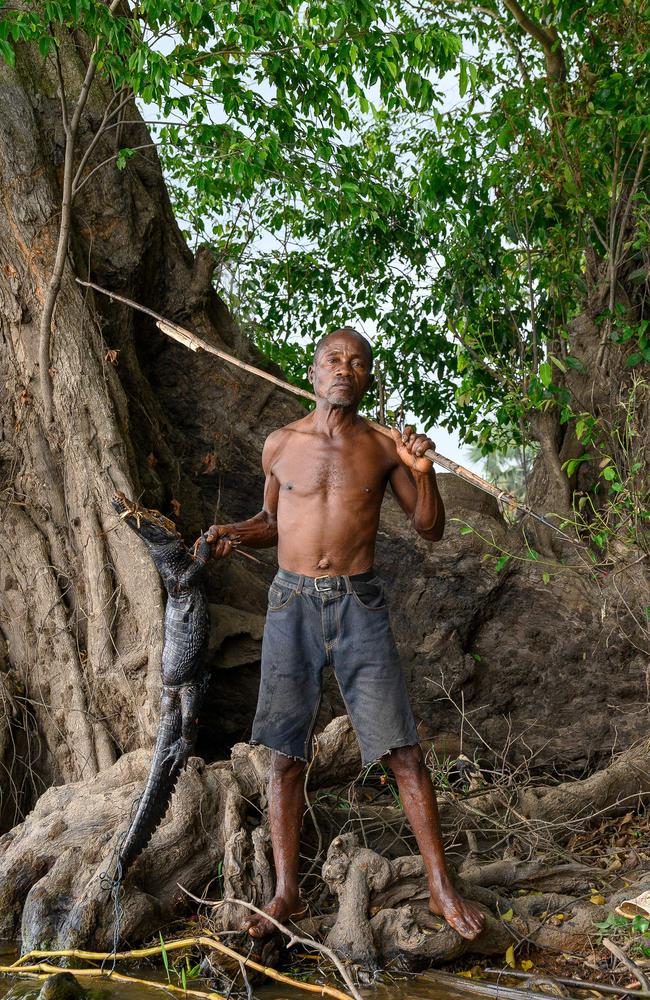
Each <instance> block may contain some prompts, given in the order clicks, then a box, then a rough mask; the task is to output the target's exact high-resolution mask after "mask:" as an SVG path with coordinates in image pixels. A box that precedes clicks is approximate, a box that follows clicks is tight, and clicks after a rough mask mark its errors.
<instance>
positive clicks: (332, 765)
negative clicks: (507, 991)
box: [0, 718, 650, 969]
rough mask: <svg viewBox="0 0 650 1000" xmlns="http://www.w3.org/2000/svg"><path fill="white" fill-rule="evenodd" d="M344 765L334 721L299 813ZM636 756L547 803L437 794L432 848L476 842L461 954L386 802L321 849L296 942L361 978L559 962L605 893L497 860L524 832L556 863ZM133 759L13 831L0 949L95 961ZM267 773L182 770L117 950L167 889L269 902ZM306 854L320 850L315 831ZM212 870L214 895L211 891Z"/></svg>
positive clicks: (618, 796)
mask: <svg viewBox="0 0 650 1000" xmlns="http://www.w3.org/2000/svg"><path fill="white" fill-rule="evenodd" d="M356 753H357V751H356V748H355V747H354V745H353V740H352V737H351V731H350V726H349V722H348V720H347V719H345V718H342V719H337V720H335V721H334V722H333V723H331V724H330V725H329V726H328V727H327V729H326V730H325V731H324V732H323V733H322V734H321V736H320V737H319V751H318V756H317V758H316V760H315V761H314V764H313V767H312V769H311V773H310V780H311V782H312V786H311V791H310V794H311V797H312V799H313V798H314V797H315V796H316V795H317V794H318V793H319V791H320V792H321V793H325V790H326V789H328V788H335V787H336V786H337V785H338V782H339V780H340V777H341V773H343V772H345V771H346V770H347V772H348V773H349V774H354V772H355V768H356V766H357V762H358V758H357V757H356ZM644 753H647V746H646V745H645V744H644V745H643V746H642V747H641V749H640V750H637V751H636V752H635V753H634V754H633V752H632V751H628V752H626V753H625V754H623V755H621V757H620V758H619V759H617V760H615V761H613V762H612V764H611V766H610V767H609V768H608V769H606V770H605V771H603V772H599V773H598V774H595V775H593V776H592V777H590V778H587V779H585V780H584V781H576V782H567V783H563V784H559V785H558V786H557V787H556V788H552V787H550V786H547V787H545V788H543V789H521V790H518V789H514V788H513V789H512V790H510V791H509V792H506V790H503V789H498V790H495V789H492V790H487V791H485V792H483V793H481V794H478V795H474V796H466V797H464V796H462V795H452V794H451V793H445V796H444V797H443V798H444V801H443V817H444V818H445V824H446V829H447V834H448V835H449V833H450V832H451V833H453V831H454V828H455V827H456V825H457V824H458V822H459V818H460V819H462V821H463V823H467V822H468V821H470V822H471V823H472V824H473V825H474V827H475V829H476V830H477V831H479V832H480V833H481V836H482V837H483V839H482V841H480V843H481V844H482V845H483V846H482V848H481V850H482V851H483V854H480V855H476V854H472V855H470V856H469V857H468V858H467V860H466V861H465V862H464V863H463V864H461V865H460V867H459V868H458V876H457V877H458V883H459V889H460V890H461V891H462V892H463V893H464V894H465V895H466V896H468V897H469V898H471V899H474V900H475V901H476V902H477V903H478V904H479V905H480V906H481V907H482V908H483V909H484V911H485V913H486V917H487V923H486V929H485V931H484V933H483V934H482V935H481V937H480V938H479V939H478V941H475V942H471V943H470V942H467V941H464V940H463V939H461V938H460V937H459V935H458V934H456V932H455V931H453V930H451V928H449V927H448V926H447V925H446V924H445V922H444V921H442V920H441V919H440V918H438V917H435V916H433V915H432V914H431V913H430V912H429V910H428V908H427V903H428V890H427V885H426V879H425V875H424V869H423V865H422V860H421V858H420V857H419V856H418V855H415V854H408V855H406V854H403V853H402V854H399V855H398V854H397V851H399V849H400V847H402V845H403V844H405V843H406V841H405V840H404V839H403V837H401V836H392V838H389V836H388V832H389V831H390V830H395V828H396V827H398V828H401V826H400V824H402V823H403V817H402V814H401V813H400V812H399V810H398V809H397V808H396V806H395V805H394V804H392V802H391V800H389V799H388V797H387V796H384V801H385V802H386V804H385V805H381V804H371V805H372V808H371V806H370V805H368V806H365V805H364V804H363V802H361V803H360V804H359V808H358V813H357V816H358V824H357V827H358V829H359V830H360V831H361V833H363V835H364V836H365V837H366V841H367V843H362V841H361V839H360V837H359V836H357V835H356V834H354V833H345V834H343V835H341V836H338V837H336V838H335V839H334V840H333V841H332V843H331V844H330V845H329V849H328V851H327V857H326V860H325V863H324V865H323V870H322V876H323V878H322V881H321V880H320V879H319V878H318V877H317V874H316V872H314V873H313V874H312V875H311V876H310V881H309V886H307V887H306V892H307V895H308V896H309V899H310V902H311V904H312V916H311V917H310V918H308V919H305V920H304V921H298V922H297V926H298V927H299V928H300V929H301V934H302V935H303V936H304V935H305V934H308V935H311V936H312V937H314V938H316V939H317V940H321V941H322V940H324V941H325V943H326V944H327V946H328V947H330V948H331V949H332V950H333V951H334V952H336V954H337V955H339V956H340V957H341V958H343V959H345V960H347V961H348V962H350V963H352V964H353V965H356V966H359V967H362V968H364V969H372V968H377V967H378V966H380V965H383V964H384V963H386V962H387V961H394V960H396V959H399V960H400V961H402V962H403V963H404V964H405V965H406V966H409V967H413V966H417V965H421V964H423V963H427V962H442V961H449V960H450V959H453V958H457V957H458V956H460V955H462V954H463V953H465V952H467V951H470V952H472V953H482V954H499V953H501V954H502V953H503V952H505V950H506V949H507V948H508V947H509V946H510V945H511V944H517V943H518V942H523V941H526V942H529V943H532V944H535V945H539V946H543V947H551V948H557V949H560V950H567V949H573V950H575V949H578V948H580V947H581V946H583V945H584V944H585V942H586V941H587V939H588V938H589V935H590V934H592V933H593V925H594V921H596V920H598V919H602V917H603V915H604V914H605V913H606V912H607V911H606V909H605V908H604V907H603V906H601V905H595V904H594V903H593V902H591V901H590V896H592V895H593V891H592V889H591V887H592V886H593V885H594V884H596V883H598V884H600V885H605V884H606V883H607V884H611V885H612V890H614V889H616V887H615V886H614V884H613V883H612V882H611V879H610V880H609V882H608V879H607V877H606V875H605V873H604V872H603V871H601V870H599V869H597V868H593V867H590V866H587V865H583V864H580V863H579V862H578V860H576V859H571V858H566V859H564V860H562V861H561V862H560V863H558V858H557V854H555V853H553V854H551V855H549V854H548V853H546V854H544V853H543V854H541V855H538V856H537V857H532V858H530V857H528V858H527V857H526V856H523V857H516V856H513V850H515V849H516V847H517V845H518V844H520V845H521V844H525V843H528V842H527V841H526V838H525V837H524V836H523V834H524V832H525V831H528V835H529V837H530V838H532V839H534V838H535V837H537V839H538V842H542V838H541V832H543V831H546V833H545V836H546V835H548V833H549V830H550V831H552V836H553V844H554V845H555V846H556V847H557V845H561V844H562V843H563V842H566V841H567V840H568V839H569V837H570V836H571V835H572V833H573V832H574V829H575V825H576V823H577V822H578V817H579V816H582V817H584V818H585V819H586V818H587V817H588V815H589V812H590V811H591V812H593V811H594V800H595V807H596V811H601V810H606V809H617V808H618V806H619V805H620V804H621V801H622V799H623V798H624V799H625V800H626V802H628V803H629V802H630V801H633V799H632V800H631V799H630V796H635V795H636V796H638V795H643V794H644V793H645V791H646V788H647V779H646V775H645V771H644V769H643V766H642V763H641V762H642V760H643V759H644V758H643V754H644ZM148 759H149V754H148V753H147V752H145V751H136V752H134V753H132V754H128V755H126V756H124V757H122V758H121V759H120V760H119V761H118V762H117V763H116V764H115V765H113V766H112V767H111V768H109V769H107V770H105V771H103V772H101V774H99V775H97V776H95V777H93V778H91V779H88V780H86V781H80V782H77V783H75V784H70V785H65V786H62V787H58V788H51V789H50V790H49V791H48V792H46V793H45V794H44V795H43V796H42V797H41V799H40V800H39V802H38V803H37V805H36V807H35V809H34V810H33V811H32V813H30V815H29V816H28V818H27V820H25V822H24V823H23V824H22V825H21V826H19V827H17V828H15V829H14V830H13V831H11V833H9V834H6V835H5V836H4V837H3V838H2V839H0V914H1V917H0V921H1V923H0V935H1V936H3V937H5V938H13V937H16V936H17V935H18V933H19V931H21V932H22V939H23V946H24V947H25V948H26V949H32V948H37V947H38V946H39V944H41V943H43V942H45V941H47V942H48V943H49V942H53V943H54V944H55V945H56V946H57V947H59V948H78V947H80V946H82V945H84V944H85V945H88V944H91V945H94V946H96V947H98V948H100V949H107V948H108V947H110V946H111V943H112V941H113V933H114V929H115V925H114V917H115V914H114V911H113V907H112V905H111V900H110V898H109V897H108V895H107V893H105V892H104V891H103V890H102V888H101V883H100V878H99V876H100V874H101V873H102V872H103V871H106V870H107V869H108V867H109V861H110V858H111V855H112V854H113V853H114V851H115V849H116V847H117V844H118V840H119V836H120V834H121V833H122V832H123V831H124V829H125V828H126V826H127V822H128V814H129V810H130V807H131V806H132V803H133V801H134V799H135V798H136V796H137V794H138V792H139V791H140V789H141V787H142V785H143V783H144V781H145V779H146V774H147V769H148ZM268 768H269V754H268V751H266V750H264V749H263V748H259V747H257V748H251V747H248V746H245V745H244V744H239V745H238V746H236V747H235V749H234V751H233V754H232V758H231V760H230V761H223V762H220V763H217V764H213V765H210V766H206V765H205V764H204V763H203V762H202V761H201V760H200V759H199V758H193V759H192V761H191V764H190V766H189V767H188V769H187V771H186V772H185V773H184V774H183V776H182V778H181V781H180V782H179V785H178V789H177V792H176V794H175V796H174V799H173V802H172V808H171V810H170V813H169V815H168V818H167V820H166V821H165V823H163V825H162V826H161V827H160V829H159V830H158V832H157V833H156V835H155V837H154V838H153V840H152V842H151V844H150V846H149V847H148V848H147V850H146V851H145V852H144V853H143V855H142V857H141V858H140V859H139V861H138V862H137V864H135V865H134V868H133V871H132V872H131V873H130V874H129V876H128V877H127V879H126V880H125V882H124V885H123V888H122V895H121V900H120V911H121V912H120V930H121V934H122V937H123V938H126V939H128V940H130V941H132V940H137V939H140V940H142V939H143V938H145V939H146V937H147V936H148V935H150V934H151V933H152V932H154V931H155V930H156V929H157V928H158V927H160V926H161V925H163V924H164V923H165V922H167V921H169V920H171V919H175V918H178V917H179V916H180V915H182V913H184V912H187V908H188V900H187V897H186V896H185V894H184V892H183V891H182V890H181V888H180V886H183V887H184V888H187V889H188V890H189V892H190V893H194V894H196V895H198V896H200V897H203V896H204V895H208V896H212V897H214V896H215V895H218V889H219V888H221V889H222V891H223V895H224V897H225V898H226V900H228V899H235V898H238V899H242V900H245V901H247V902H248V903H251V904H253V905H254V906H263V905H264V904H265V903H266V902H268V900H269V899H270V898H271V896H272V886H273V880H272V870H271V864H270V842H269V835H268V830H267V827H266V824H265V821H264V816H265V810H266V806H267V802H266V785H267V780H268ZM339 787H340V785H339ZM360 787H361V788H362V787H363V786H360ZM334 797H335V798H336V797H337V794H336V793H335V794H334ZM338 797H339V798H340V793H338ZM590 800H591V801H590ZM558 803H560V804H563V805H564V806H565V807H566V808H567V810H569V803H571V810H572V811H569V812H568V813H567V814H565V815H564V817H562V813H561V812H560V805H558ZM500 806H501V809H502V811H499V807H500ZM524 808H526V810H527V813H528V815H526V814H525V813H524V811H523V809H524ZM533 808H534V818H532V819H531V818H530V813H531V812H532V811H533ZM364 810H365V812H364ZM382 814H383V815H382ZM364 816H366V819H364ZM368 817H370V819H368ZM315 818H316V822H318V817H317V816H316V817H315ZM379 819H381V820H382V823H380V822H379ZM583 822H584V820H583ZM364 824H365V825H364ZM481 824H483V828H482V830H481V828H480V827H481ZM508 824H511V825H512V827H513V829H514V828H516V830H518V834H517V836H516V837H513V838H511V840H509V841H507V851H508V852H509V854H510V856H506V857H503V856H499V855H500V854H503V846H502V847H501V848H500V849H497V850H496V853H495V850H494V844H495V843H497V845H498V841H495V839H494V836H493V831H494V829H496V825H500V826H503V825H508ZM372 830H374V831H375V832H374V837H375V840H376V841H377V842H378V843H382V844H386V843H388V842H389V840H390V839H392V843H393V847H392V850H385V849H384V848H382V853H378V852H377V851H376V850H374V849H373V847H372V846H371V845H372V844H373V840H372V836H371V831H372ZM486 834H487V835H488V836H487V838H486V836H485V835H486ZM305 835H306V841H305V849H306V850H307V851H308V850H311V849H313V850H316V848H315V847H314V848H311V847H310V846H309V845H310V844H313V842H314V839H315V838H314V833H313V830H312V829H311V827H310V824H309V823H307V824H306V828H305ZM320 841H321V842H323V843H324V845H326V844H327V838H325V840H323V835H322V831H321V833H320ZM478 843H479V840H477V844H478ZM490 844H492V847H490ZM558 849H559V848H558ZM402 850H403V847H402ZM527 850H529V848H527ZM486 852H487V853H486ZM478 857H484V858H485V863H479V860H478ZM220 864H221V865H222V871H221V875H222V884H221V886H220V885H219V883H218V882H216V881H215V879H216V876H217V872H218V871H219V867H220ZM307 864H308V863H307V862H305V865H306V866H307ZM310 867H312V868H313V863H312V865H311V866H310ZM635 878H636V880H638V882H639V884H640V886H641V887H642V886H643V880H644V878H645V879H646V880H647V881H650V873H644V872H643V871H636V872H635ZM637 888H639V887H637ZM612 890H610V891H609V892H608V895H609V896H610V903H609V906H610V908H613V906H614V905H615V904H616V901H617V899H618V898H619V897H620V898H624V897H625V896H627V897H628V898H629V896H630V894H631V893H632V894H633V893H634V891H635V890H634V887H630V886H629V885H628V886H626V887H625V888H620V887H619V888H618V889H616V891H612ZM522 891H528V892H529V893H530V894H528V895H525V894H524V895H522ZM603 891H605V892H607V890H606V889H605V890H603ZM598 902H600V901H598ZM557 913H560V914H561V918H560V919H556V917H555V916H554V915H555V914H557ZM504 914H505V915H506V917H507V919H504ZM241 921H242V916H241V907H240V906H239V905H237V904H233V903H231V902H228V901H226V902H224V903H223V905H222V906H220V907H219V909H218V911H216V912H215V914H214V915H213V917H212V925H213V926H214V929H215V931H221V930H226V929H230V930H237V929H238V928H239V927H240V926H241Z"/></svg>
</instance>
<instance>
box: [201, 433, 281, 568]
mask: <svg viewBox="0 0 650 1000" xmlns="http://www.w3.org/2000/svg"><path fill="white" fill-rule="evenodd" d="M283 437H284V435H283V432H282V430H277V431H273V433H272V434H269V436H268V437H267V439H266V441H265V443H264V449H263V451H262V468H263V469H264V474H265V476H266V479H265V482H264V504H263V507H262V510H261V511H260V512H259V514H256V515H255V516H254V517H250V518H249V519H248V520H247V521H239V522H236V523H234V524H213V525H212V527H211V528H208V531H207V540H208V542H209V543H210V544H211V545H212V558H213V559H223V558H224V556H228V555H230V553H231V552H232V549H233V546H234V545H239V544H242V545H248V546H250V547H251V548H253V549H267V548H270V547H271V546H272V545H277V541H278V523H277V512H278V496H279V494H280V484H279V482H278V480H277V479H276V478H275V476H274V475H273V461H274V460H275V458H276V456H277V454H278V451H279V449H280V447H281V444H282V440H283ZM224 536H230V537H224Z"/></svg>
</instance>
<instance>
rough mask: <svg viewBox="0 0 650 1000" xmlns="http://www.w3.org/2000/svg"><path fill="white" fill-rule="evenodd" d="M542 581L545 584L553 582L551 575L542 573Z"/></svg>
mask: <svg viewBox="0 0 650 1000" xmlns="http://www.w3.org/2000/svg"><path fill="white" fill-rule="evenodd" d="M542 580H543V581H544V583H550V582H551V574H550V573H542Z"/></svg>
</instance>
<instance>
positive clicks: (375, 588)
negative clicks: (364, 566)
mask: <svg viewBox="0 0 650 1000" xmlns="http://www.w3.org/2000/svg"><path fill="white" fill-rule="evenodd" d="M352 597H353V598H354V601H355V602H356V604H358V605H360V607H362V608H365V609H366V611H384V610H385V608H386V594H385V593H384V585H383V583H382V581H381V580H380V579H379V577H377V578H376V579H374V580H369V581H368V583H364V585H363V589H362V590H361V592H360V593H357V591H356V590H353V591H352Z"/></svg>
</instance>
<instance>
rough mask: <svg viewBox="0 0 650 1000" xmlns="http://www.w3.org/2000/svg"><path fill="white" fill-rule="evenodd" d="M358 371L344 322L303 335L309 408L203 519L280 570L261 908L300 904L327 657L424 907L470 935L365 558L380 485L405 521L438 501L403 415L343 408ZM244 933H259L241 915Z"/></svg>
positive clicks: (439, 506)
mask: <svg viewBox="0 0 650 1000" xmlns="http://www.w3.org/2000/svg"><path fill="white" fill-rule="evenodd" d="M371 374H372V350H371V348H370V344H369V343H368V342H367V340H366V339H365V338H364V337H362V336H361V335H360V334H358V333H356V332H355V331H353V330H347V329H346V330H339V331H337V332H336V333H333V334H330V335H329V336H328V337H325V338H324V339H323V340H322V341H321V342H320V343H319V345H318V346H317V348H316V353H315V355H314V362H313V365H312V366H311V367H310V369H309V378H310V381H311V382H312V384H313V387H314V392H315V395H316V397H317V404H316V408H315V410H314V411H313V412H311V413H309V414H308V415H307V416H305V417H303V418H302V419H300V420H296V421H295V422H294V423H291V424H289V425H288V426H286V427H282V428H280V429H279V430H276V431H274V432H273V433H272V434H270V435H269V437H268V438H267V440H266V443H265V445H264V451H263V454H262V465H263V468H264V472H265V476H266V481H265V489H264V505H263V509H262V510H261V511H260V513H259V514H257V515H256V516H255V517H253V518H250V519H249V520H247V521H243V522H240V523H237V524H227V525H213V527H212V528H210V530H209V532H208V534H207V540H208V542H209V543H210V544H211V546H212V553H213V556H214V557H216V558H222V557H224V556H227V555H228V554H229V553H230V552H231V551H232V546H233V544H234V543H235V541H237V542H239V541H240V542H241V543H242V544H243V545H246V546H251V547H253V548H256V547H257V548H264V547H266V546H270V545H275V544H276V543H277V545H278V562H279V564H280V570H279V572H278V574H277V576H276V578H275V580H274V581H273V584H272V585H271V589H270V592H269V610H268V614H267V620H266V627H265V631H264V641H263V645H262V678H261V686H260V694H259V700H258V706H257V713H256V716H255V722H254V724H253V736H252V740H251V742H252V743H258V744H262V745H264V746H267V747H269V748H270V749H271V751H272V756H271V772H270V787H269V823H270V827H271V838H272V842H273V856H274V860H275V868H276V876H277V886H276V895H275V897H274V898H273V900H272V901H271V902H270V903H269V904H268V906H267V907H266V908H265V909H266V910H267V912H268V913H269V914H271V915H273V916H274V917H275V918H276V919H278V920H280V921H281V922H284V921H286V920H287V919H289V918H290V917H291V916H292V915H295V914H296V913H297V912H299V911H300V910H301V908H302V907H301V902H300V898H299V894H298V856H299V846H300V826H301V822H302V813H303V806H304V799H303V783H304V773H305V765H306V760H307V758H308V757H309V754H310V748H311V737H312V731H313V726H314V723H315V720H316V716H317V713H318V706H319V703H320V692H321V683H322V673H323V670H324V668H325V667H330V668H332V669H333V670H334V672H335V675H336V679H337V681H338V683H339V686H340V688H341V692H342V694H343V697H344V700H345V703H346V706H347V708H348V711H349V713H350V716H351V719H352V722H353V725H354V727H355V730H356V733H357V736H358V738H359V742H360V744H361V752H362V759H363V763H364V766H365V765H369V764H372V763H374V762H375V761H378V760H382V761H383V762H384V763H385V764H386V766H388V767H390V768H391V769H392V770H393V772H394V774H395V777H396V779H397V783H398V787H399V793H400V797H401V799H402V802H403V806H404V812H405V813H406V816H407V818H408V820H409V822H410V823H411V826H412V828H413V832H414V834H415V837H416V839H417V842H418V846H419V848H420V852H421V855H422V858H423V861H424V864H425V867H426V871H427V875H428V880H429V889H430V901H429V905H430V908H431V910H432V911H433V912H434V913H437V914H440V915H441V916H443V917H444V918H445V919H446V920H447V921H448V923H449V924H450V925H451V926H452V927H454V928H455V929H456V930H457V931H458V933H459V934H461V935H462V936H463V937H466V938H474V937H476V936H477V935H478V934H479V933H480V931H481V929H482V927H483V922H484V917H483V914H482V912H481V911H480V909H479V908H478V907H476V906H475V905H474V904H472V903H469V902H467V901H466V900H464V899H462V898H461V897H460V896H459V895H458V893H457V892H456V890H455V889H454V887H453V885H452V884H451V880H450V878H449V875H448V873H447V869H446V865H445V857H444V849H443V844H442V836H441V832H440V822H439V819H438V811H437V804H436V798H435V794H434V791H433V786H432V783H431V777H430V775H429V772H428V770H427V768H426V766H425V763H424V760H423V757H422V752H421V750H420V747H419V745H418V734H417V730H416V728H415V720H414V718H413V713H412V711H411V707H410V705H409V701H408V696H407V693H406V686H405V683H404V678H403V675H402V671H401V667H400V664H399V659H398V657H397V650H396V647H395V642H394V640H393V637H392V633H391V630H390V624H389V620H388V611H387V608H386V604H385V598H384V589H383V584H382V581H381V580H380V579H379V578H378V577H377V575H376V573H375V572H374V570H373V568H372V566H373V562H374V554H375V542H376V537H377V529H378V526H379V514H380V509H381V503H382V499H383V496H384V493H385V491H386V488H387V486H390V488H391V490H392V492H393V494H394V495H395V498H396V499H397V501H398V503H399V504H400V506H401V507H402V509H403V510H404V511H405V513H406V514H407V516H408V517H409V518H410V519H411V521H412V524H413V527H414V528H415V530H416V531H417V532H418V534H419V535H420V536H421V537H422V538H425V539H427V540H429V541H437V540H438V539H440V538H441V537H442V534H443V531H444V524H445V513H444V506H443V502H442V498H441V496H440V493H439V492H438V487H437V485H436V475H435V472H434V471H433V468H432V463H431V462H430V461H429V459H427V458H426V457H425V452H426V451H427V449H429V448H432V447H433V445H432V443H431V441H430V440H429V439H428V438H427V437H425V436H424V435H421V434H416V433H415V432H414V431H413V430H412V429H411V428H408V427H407V428H405V429H404V431H403V432H399V431H397V430H394V431H392V432H391V436H392V440H391V437H388V436H387V435H385V434H382V433H380V432H379V431H378V430H377V429H375V428H373V427H372V426H371V425H370V424H368V423H367V421H365V420H364V419H363V418H362V417H360V416H359V414H358V412H357V410H358V406H359V403H360V402H361V399H362V397H363V394H364V392H365V391H366V389H367V388H368V385H369V383H370V379H371ZM244 926H245V927H247V928H248V931H249V934H250V935H251V936H252V937H265V936H267V935H268V934H271V933H273V930H274V928H273V925H272V924H271V923H270V922H269V921H268V920H265V919H264V918H263V917H259V916H255V917H252V918H250V919H248V920H246V922H245V924H244Z"/></svg>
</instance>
